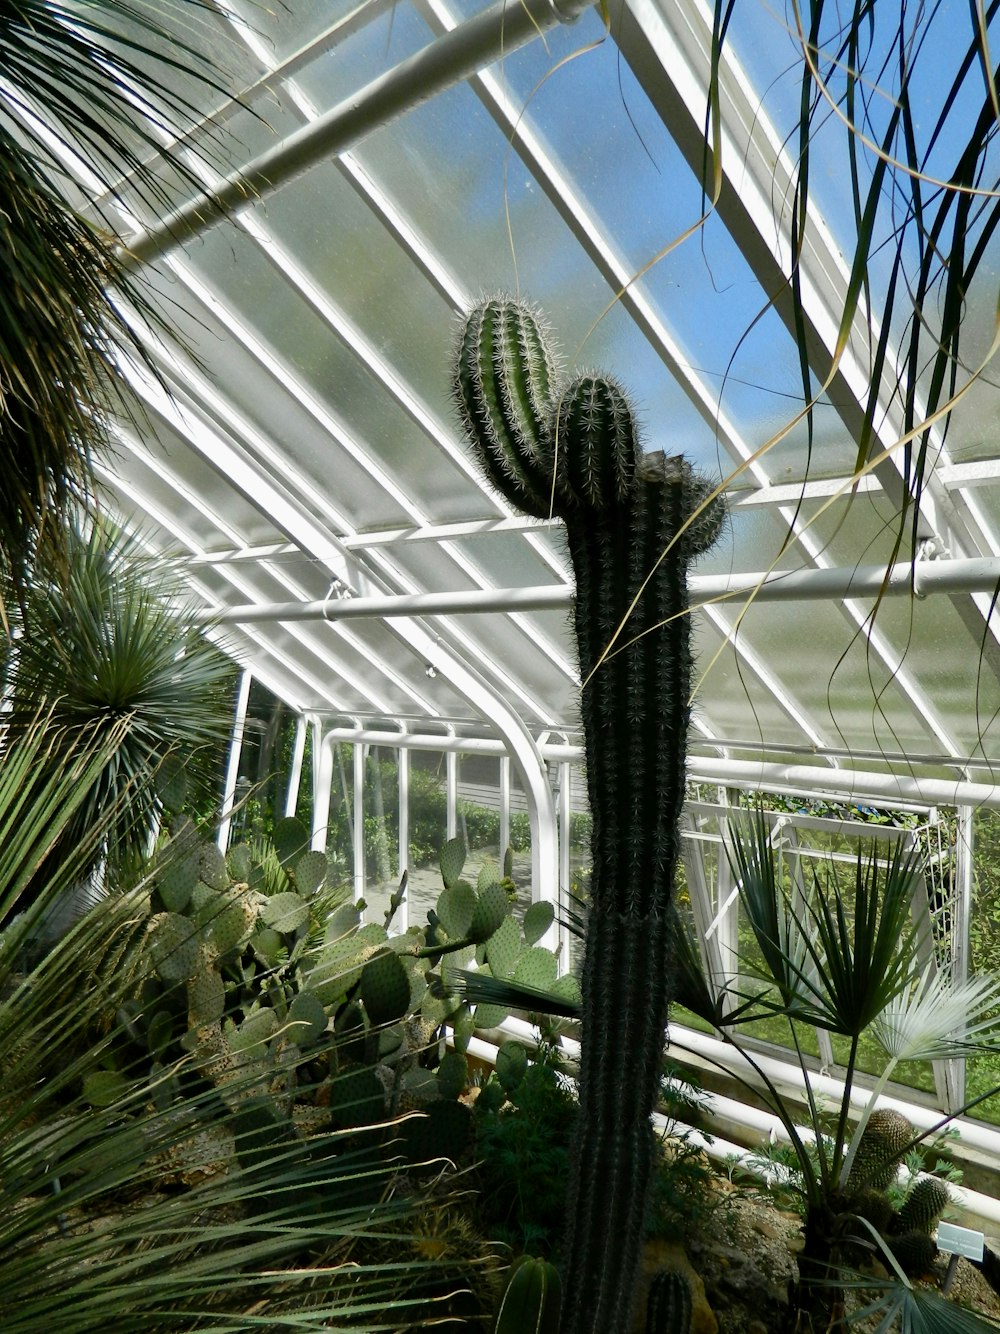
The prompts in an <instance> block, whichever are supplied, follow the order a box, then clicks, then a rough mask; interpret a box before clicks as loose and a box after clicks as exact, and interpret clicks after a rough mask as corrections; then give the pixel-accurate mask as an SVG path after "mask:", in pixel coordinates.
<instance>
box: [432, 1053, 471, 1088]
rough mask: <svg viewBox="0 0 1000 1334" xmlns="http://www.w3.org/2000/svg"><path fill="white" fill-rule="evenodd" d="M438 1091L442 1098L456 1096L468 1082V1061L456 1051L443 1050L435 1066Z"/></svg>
mask: <svg viewBox="0 0 1000 1334" xmlns="http://www.w3.org/2000/svg"><path fill="white" fill-rule="evenodd" d="M437 1082H438V1092H439V1094H440V1096H441V1097H442V1098H457V1097H458V1096H459V1095H460V1094H461V1093H462V1091H463V1090H464V1089H465V1086H466V1085H467V1084H468V1082H469V1062H468V1061H467V1060H466V1058H465V1057H464V1056H463V1055H462V1053H461V1052H458V1051H449V1052H445V1054H444V1056H442V1058H441V1064H440V1065H439V1066H438V1068H437Z"/></svg>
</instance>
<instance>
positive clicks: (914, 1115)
mask: <svg viewBox="0 0 1000 1334" xmlns="http://www.w3.org/2000/svg"><path fill="white" fill-rule="evenodd" d="M500 1027H501V1028H502V1029H503V1030H504V1031H505V1032H507V1033H509V1034H510V1036H511V1037H512V1038H516V1039H517V1040H519V1041H521V1042H533V1041H535V1040H536V1038H535V1033H536V1030H535V1028H534V1027H533V1026H532V1025H531V1024H529V1023H526V1022H525V1021H524V1020H523V1019H516V1018H514V1017H513V1016H511V1017H510V1018H507V1019H505V1020H504V1022H503V1024H501V1026H500ZM670 1032H671V1034H672V1035H673V1036H674V1037H675V1038H676V1039H677V1040H678V1045H680V1043H681V1041H683V1042H684V1044H685V1045H687V1046H689V1047H690V1048H691V1049H692V1050H693V1051H694V1052H695V1053H697V1054H704V1055H711V1056H712V1058H713V1063H714V1061H718V1062H719V1063H720V1064H721V1065H722V1066H723V1067H724V1068H725V1069H728V1070H733V1071H739V1072H740V1073H741V1074H745V1075H747V1076H748V1077H749V1080H750V1081H751V1082H753V1081H754V1074H753V1071H752V1070H751V1068H750V1066H749V1065H748V1064H747V1062H746V1061H745V1060H743V1058H742V1057H741V1056H740V1054H739V1052H738V1051H736V1049H735V1048H733V1047H731V1046H729V1045H728V1044H727V1043H724V1042H720V1041H719V1040H718V1039H717V1038H712V1037H709V1036H708V1035H707V1034H705V1033H698V1032H695V1031H694V1030H693V1029H688V1028H684V1027H682V1026H681V1025H680V1024H671V1025H670ZM476 1041H477V1047H476V1053H475V1054H476V1055H477V1056H479V1057H480V1059H483V1060H489V1059H490V1055H489V1049H492V1052H493V1053H494V1056H493V1059H494V1062H495V1053H496V1048H495V1047H493V1044H492V1043H489V1042H485V1041H483V1040H482V1039H477V1040H476ZM561 1045H562V1047H563V1049H564V1051H565V1052H566V1055H567V1056H568V1057H569V1058H570V1060H574V1061H578V1060H579V1058H580V1044H579V1042H577V1041H576V1040H575V1039H573V1038H567V1037H563V1038H562V1039H561ZM754 1060H755V1062H756V1063H757V1064H758V1065H759V1066H760V1068H761V1069H762V1070H763V1071H764V1072H765V1074H767V1076H768V1078H769V1079H772V1080H774V1082H775V1083H776V1084H778V1085H782V1084H784V1085H786V1086H789V1087H791V1088H793V1089H794V1090H795V1091H796V1092H801V1094H802V1096H803V1098H804V1096H805V1082H804V1080H803V1075H802V1070H801V1068H800V1067H799V1066H798V1065H796V1064H794V1063H792V1062H790V1061H780V1060H777V1059H775V1058H773V1057H769V1056H763V1055H760V1054H758V1053H756V1052H755V1053H754ZM809 1082H810V1084H811V1085H812V1087H813V1090H814V1091H815V1092H816V1093H817V1094H819V1095H820V1097H821V1098H825V1099H827V1100H828V1101H830V1102H832V1103H834V1104H836V1105H839V1103H840V1100H841V1098H842V1096H843V1090H844V1085H843V1081H841V1080H838V1079H835V1078H834V1077H833V1076H831V1075H820V1074H813V1073H810V1076H809ZM757 1086H758V1087H759V1084H758V1085H757ZM710 1097H711V1111H710V1113H709V1115H711V1114H712V1112H713V1111H714V1112H715V1113H716V1114H718V1115H719V1116H721V1117H722V1118H724V1119H725V1120H727V1121H729V1122H731V1123H732V1124H734V1125H739V1126H741V1127H743V1128H745V1129H746V1130H748V1131H750V1132H751V1133H753V1134H757V1135H760V1136H761V1137H766V1138H767V1139H772V1140H773V1139H779V1140H781V1141H782V1142H783V1143H787V1142H788V1140H789V1136H788V1132H787V1130H786V1129H785V1127H784V1126H783V1125H782V1123H781V1121H780V1120H779V1119H778V1118H777V1117H776V1116H774V1115H772V1114H771V1113H769V1112H765V1111H761V1110H760V1108H757V1107H748V1106H746V1104H744V1103H741V1102H738V1101H736V1099H734V1098H727V1097H724V1096H723V1095H721V1094H716V1093H713V1094H711V1095H710ZM868 1097H869V1093H868V1090H867V1089H865V1088H863V1087H858V1086H857V1085H855V1087H854V1088H853V1089H852V1090H851V1106H852V1107H854V1108H855V1109H856V1110H857V1111H859V1112H860V1111H861V1109H862V1108H863V1107H864V1106H865V1105H866V1104H867V1102H868ZM879 1106H880V1107H892V1108H894V1109H895V1110H896V1111H898V1112H901V1113H902V1115H903V1116H905V1117H906V1119H907V1120H908V1121H909V1122H910V1124H911V1125H913V1126H914V1127H915V1128H916V1129H917V1130H929V1129H930V1128H931V1127H932V1126H935V1125H937V1123H938V1122H939V1121H940V1120H941V1118H942V1115H943V1113H942V1112H940V1111H937V1110H935V1109H934V1108H931V1107H924V1106H921V1105H920V1104H918V1103H912V1102H906V1101H904V1100H903V1099H902V1098H898V1097H895V1096H891V1095H889V1094H886V1095H884V1096H883V1097H882V1098H880V1100H879ZM653 1120H654V1125H656V1126H657V1128H658V1129H660V1130H663V1129H664V1128H665V1127H666V1126H667V1124H668V1122H667V1120H666V1118H665V1117H662V1116H654V1118H653ZM678 1128H679V1129H689V1127H684V1126H680V1125H678ZM797 1129H800V1130H801V1132H802V1134H803V1135H804V1136H807V1137H810V1138H811V1137H812V1131H811V1130H809V1129H808V1128H806V1127H797ZM949 1130H954V1131H955V1132H956V1134H957V1141H958V1143H960V1144H963V1145H966V1146H968V1148H970V1149H975V1150H977V1151H979V1152H980V1153H984V1154H987V1155H989V1156H990V1158H991V1159H992V1161H993V1162H994V1163H995V1164H997V1166H998V1167H1000V1131H996V1130H993V1129H991V1128H990V1127H988V1126H984V1125H977V1124H976V1123H974V1122H971V1121H967V1120H965V1119H964V1118H961V1117H959V1118H957V1119H956V1120H954V1121H952V1122H951V1123H950V1125H949ZM694 1134H695V1136H696V1139H695V1141H694V1142H696V1143H698V1145H699V1147H701V1148H703V1149H704V1151H705V1152H706V1153H707V1154H709V1155H711V1156H712V1157H714V1158H717V1159H719V1160H725V1159H726V1158H729V1157H735V1158H736V1159H737V1160H738V1161H739V1163H740V1165H741V1166H742V1167H744V1168H747V1167H748V1162H747V1160H748V1159H750V1158H752V1157H753V1151H752V1150H747V1149H745V1148H742V1147H741V1146H738V1145H736V1144H731V1143H727V1142H726V1141H723V1140H720V1139H718V1137H717V1136H715V1135H713V1136H712V1140H713V1141H714V1144H710V1143H709V1142H708V1141H707V1140H706V1138H705V1137H704V1136H703V1135H701V1134H700V1133H699V1132H697V1131H695V1132H694ZM748 1170H750V1171H753V1167H752V1166H750V1167H749V1169H748ZM949 1190H950V1191H951V1192H952V1198H953V1199H954V1200H955V1203H956V1206H957V1207H958V1208H959V1209H960V1210H961V1212H962V1213H963V1214H964V1215H966V1216H967V1221H976V1222H979V1223H986V1224H988V1225H990V1226H989V1228H987V1229H986V1230H992V1232H993V1233H994V1235H995V1234H996V1232H997V1231H998V1230H1000V1200H997V1199H995V1198H994V1197H993V1196H991V1195H984V1194H982V1193H981V1192H979V1191H975V1190H968V1189H966V1188H965V1187H964V1186H963V1187H956V1186H949Z"/></svg>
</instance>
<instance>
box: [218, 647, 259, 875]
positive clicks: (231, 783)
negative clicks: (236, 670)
mask: <svg viewBox="0 0 1000 1334" xmlns="http://www.w3.org/2000/svg"><path fill="white" fill-rule="evenodd" d="M252 681H253V677H252V676H251V675H250V673H249V672H248V671H243V672H241V673H240V685H239V690H238V691H237V692H236V708H235V710H234V714H233V736H232V740H231V741H230V743H229V760H228V761H227V763H226V783H225V789H224V791H223V794H222V819H221V820H220V821H219V832H218V833H217V834H216V836H215V841H216V843H218V845H219V847H220V848H221V849H222V851H223V852H225V850H226V848H228V847H229V833H230V830H231V829H232V824H233V806H234V805H235V804H236V780H237V778H238V777H239V772H240V756H241V755H242V753H243V731H244V728H245V727H246V721H247V705H248V703H249V702H250V685H251V682H252Z"/></svg>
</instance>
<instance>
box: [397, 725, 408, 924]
mask: <svg viewBox="0 0 1000 1334" xmlns="http://www.w3.org/2000/svg"><path fill="white" fill-rule="evenodd" d="M396 777H397V779H398V782H399V874H400V876H402V875H403V872H404V871H408V870H409V867H410V752H409V750H407V749H406V748H405V747H400V749H399V750H397V751H396ZM395 923H396V925H397V926H398V929H399V930H400V931H405V930H406V929H407V927H408V926H409V925H410V896H409V893H407V894H406V895H405V897H404V899H403V903H402V906H401V907H400V908H399V909H398V910H397V912H396V917H395Z"/></svg>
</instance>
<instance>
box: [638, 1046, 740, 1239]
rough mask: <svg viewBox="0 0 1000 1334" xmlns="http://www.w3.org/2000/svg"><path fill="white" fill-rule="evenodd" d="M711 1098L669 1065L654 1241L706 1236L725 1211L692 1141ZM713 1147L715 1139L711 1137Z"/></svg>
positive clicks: (651, 1219) (653, 1205) (652, 1219)
mask: <svg viewBox="0 0 1000 1334" xmlns="http://www.w3.org/2000/svg"><path fill="white" fill-rule="evenodd" d="M710 1101H711V1100H710V1098H709V1097H708V1096H707V1095H706V1094H705V1093H704V1092H703V1091H702V1090H701V1089H700V1088H699V1087H698V1086H697V1085H696V1084H695V1083H694V1082H693V1081H692V1079H691V1077H690V1076H689V1075H688V1074H687V1073H685V1075H684V1077H683V1078H681V1077H680V1072H679V1071H678V1069H677V1067H674V1066H672V1065H667V1066H666V1068H665V1072H664V1076H663V1079H662V1081H661V1084H660V1099H659V1110H660V1111H661V1112H662V1114H663V1115H664V1116H665V1117H666V1118H667V1124H666V1127H665V1129H664V1130H663V1133H662V1134H661V1136H660V1141H659V1145H658V1154H657V1158H656V1164H655V1168H654V1174H653V1188H652V1192H651V1197H650V1209H649V1216H648V1219H647V1222H646V1227H647V1230H648V1231H649V1233H650V1234H651V1235H652V1236H655V1237H662V1238H664V1239H666V1240H667V1241H671V1242H681V1243H683V1242H684V1240H685V1239H686V1238H687V1237H689V1236H690V1235H691V1234H692V1233H699V1232H702V1231H703V1230H704V1228H705V1226H706V1224H708V1222H709V1219H710V1218H711V1216H712V1214H713V1213H714V1212H715V1211H716V1210H718V1209H720V1208H723V1207H724V1202H723V1201H722V1199H721V1197H720V1196H719V1195H718V1193H717V1192H714V1191H713V1190H712V1189H711V1182H712V1178H713V1176H714V1172H713V1169H712V1167H711V1166H710V1164H709V1162H708V1160H707V1158H706V1157H705V1154H704V1151H703V1150H702V1149H700V1148H699V1147H698V1146H697V1145H696V1144H695V1143H694V1142H693V1130H692V1127H693V1126H697V1124H698V1122H699V1121H700V1119H701V1118H702V1117H703V1116H704V1114H705V1112H706V1111H707V1109H708V1107H709V1104H710ZM706 1138H707V1140H708V1141H709V1143H711V1139H712V1137H711V1135H707V1136H706Z"/></svg>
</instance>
